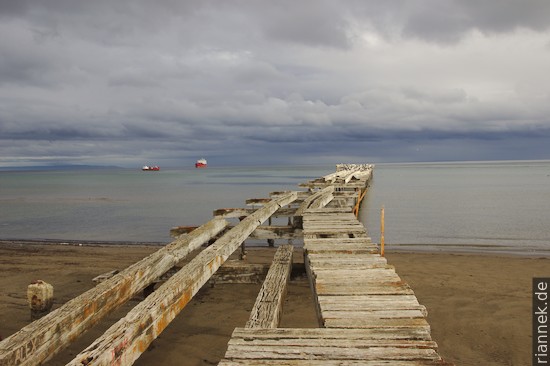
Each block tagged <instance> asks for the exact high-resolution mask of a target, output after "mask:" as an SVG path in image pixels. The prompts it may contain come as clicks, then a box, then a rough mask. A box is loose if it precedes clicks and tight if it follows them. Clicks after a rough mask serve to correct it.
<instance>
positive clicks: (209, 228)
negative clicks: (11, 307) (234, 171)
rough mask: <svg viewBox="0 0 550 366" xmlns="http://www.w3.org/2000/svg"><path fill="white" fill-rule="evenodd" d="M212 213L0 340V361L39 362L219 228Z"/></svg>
mask: <svg viewBox="0 0 550 366" xmlns="http://www.w3.org/2000/svg"><path fill="white" fill-rule="evenodd" d="M227 225H228V222H227V221H225V220H220V219H213V220H211V221H209V222H207V223H206V224H204V225H203V226H201V227H200V228H198V229H196V230H194V231H193V232H192V233H190V234H189V235H187V236H186V237H185V238H183V239H178V240H175V241H173V242H172V243H170V244H169V245H167V246H165V247H163V248H162V249H160V250H158V251H157V252H155V253H153V254H151V255H149V256H148V257H146V258H144V259H142V260H141V261H139V262H137V263H135V264H133V265H132V266H130V267H128V268H127V269H125V270H124V271H122V272H120V273H118V274H116V275H115V276H113V277H111V278H110V279H108V280H106V281H104V282H102V283H99V284H98V285H97V286H96V287H94V288H92V289H91V290H89V291H87V292H85V293H83V294H82V295H80V296H78V297H76V298H74V299H72V300H71V301H69V302H67V303H66V304H65V305H63V306H61V307H60V308H58V309H56V310H54V311H52V312H51V313H49V314H48V315H46V316H44V317H43V318H41V319H39V320H37V321H35V322H33V323H31V324H29V325H27V326H26V327H24V328H23V329H21V330H20V331H19V332H17V333H15V334H13V335H12V336H10V337H8V338H6V339H5V340H3V341H2V342H0V365H38V364H41V363H43V362H44V361H46V360H48V359H49V358H51V357H52V356H53V355H55V354H56V353H57V352H59V351H60V350H61V349H63V348H65V347H66V346H67V345H68V344H69V343H70V342H71V341H73V340H74V339H75V338H77V337H78V336H79V335H80V334H82V333H83V332H85V331H86V330H88V329H89V328H91V327H92V326H93V325H94V324H95V323H97V322H98V321H99V320H100V319H101V318H103V317H104V316H105V315H106V314H108V313H109V312H110V311H112V310H113V309H115V308H117V307H118V306H120V305H121V304H123V303H125V302H126V301H128V300H129V299H130V298H131V297H132V296H134V295H135V294H136V293H138V292H139V291H141V290H142V289H144V288H145V287H146V286H148V285H149V284H150V283H151V282H153V281H154V280H156V279H157V278H158V277H159V276H161V275H162V274H163V273H164V272H166V271H168V270H169V269H170V268H171V267H173V266H174V265H175V264H177V263H178V262H179V261H180V260H181V259H182V258H184V257H185V256H186V255H187V254H188V253H189V252H191V251H193V250H195V249H197V248H199V247H200V246H201V245H202V244H203V243H204V242H206V241H208V240H209V239H210V238H211V237H212V236H215V235H217V234H218V233H219V232H220V231H222V230H223V229H224V228H225V227H226V226H227Z"/></svg>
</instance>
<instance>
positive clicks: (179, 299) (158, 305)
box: [0, 165, 447, 366]
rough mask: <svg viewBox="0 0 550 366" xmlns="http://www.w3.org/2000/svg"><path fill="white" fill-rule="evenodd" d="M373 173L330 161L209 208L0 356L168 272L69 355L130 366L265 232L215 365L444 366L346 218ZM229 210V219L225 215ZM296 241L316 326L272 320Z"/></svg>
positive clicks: (421, 311)
mask: <svg viewBox="0 0 550 366" xmlns="http://www.w3.org/2000/svg"><path fill="white" fill-rule="evenodd" d="M372 170H373V167H372V166H370V165H339V166H337V171H336V172H335V173H332V174H329V175H327V176H325V177H322V178H319V179H316V180H314V181H311V182H308V183H305V184H302V185H301V186H302V187H305V188H307V191H305V192H304V191H302V192H296V191H294V192H274V193H272V194H271V198H270V199H252V200H250V203H251V204H253V205H259V206H260V208H257V209H254V208H252V209H251V208H247V209H242V208H238V209H219V210H216V211H215V212H214V219H212V220H211V221H210V222H208V223H206V224H204V225H203V226H201V227H199V228H192V227H180V228H176V229H174V230H173V233H174V235H177V238H176V240H175V241H174V242H172V243H170V244H169V245H167V246H166V247H164V248H163V249H161V250H159V251H158V252H156V253H154V254H153V255H151V256H149V257H147V258H144V259H143V260H142V261H140V262H138V263H136V264H134V265H133V266H131V267H129V268H127V269H126V270H123V271H121V272H118V271H112V272H109V273H108V274H105V275H103V276H98V278H99V277H101V283H99V284H98V285H97V286H96V287H95V288H94V289H92V290H90V291H88V292H86V293H84V294H82V295H81V296H79V297H77V298H75V299H73V300H71V301H69V302H68V303H66V304H65V305H63V306H61V307H60V308H58V309H56V310H55V311H53V312H51V313H50V314H48V315H46V316H45V317H43V318H42V319H39V320H37V321H35V322H33V323H31V324H29V325H28V326H26V327H25V328H23V329H22V330H21V331H20V332H18V333H16V334H14V335H12V336H10V337H8V338H7V339H5V340H3V341H1V342H0V365H20V364H21V365H38V364H42V363H43V362H45V361H47V360H48V359H49V358H50V357H51V356H52V355H54V354H55V353H57V352H59V351H60V350H61V349H63V348H64V347H66V346H67V344H68V343H69V342H71V340H73V339H75V338H76V337H78V336H79V335H80V334H81V333H83V332H84V331H86V330H88V329H89V328H90V327H92V326H93V325H94V324H95V323H96V322H98V321H99V319H101V318H102V317H103V316H104V315H105V314H107V313H108V312H110V311H111V310H112V309H114V308H116V307H118V306H119V305H120V304H121V303H122V302H124V301H127V300H128V299H129V298H130V297H132V296H134V295H135V294H136V293H137V292H139V291H141V290H142V289H144V288H147V289H151V290H152V289H153V288H154V286H155V283H157V282H158V279H159V278H160V277H166V276H168V273H170V275H171V276H172V277H170V278H169V279H167V280H165V282H164V283H163V284H162V285H160V287H158V289H155V290H154V292H153V293H152V294H150V295H149V296H148V297H147V298H146V299H145V300H143V301H142V302H141V303H139V304H138V305H137V306H136V307H135V308H134V309H132V310H131V311H130V312H129V313H128V314H127V315H126V316H125V317H123V318H122V319H120V321H118V322H117V323H116V324H114V325H113V326H112V327H111V328H109V329H108V330H107V331H106V332H105V333H104V334H103V336H101V337H100V338H98V339H96V341H95V342H94V343H92V344H91V345H90V346H89V347H88V348H87V349H85V350H83V351H82V352H81V353H80V354H78V355H76V357H75V358H74V359H73V360H72V361H71V362H70V363H68V365H74V366H77V365H79V366H80V365H84V364H85V365H131V364H132V363H133V362H134V361H135V360H136V359H137V358H139V356H140V355H141V354H142V353H143V352H144V351H145V350H146V349H147V347H148V346H149V345H150V344H151V342H152V341H153V340H154V339H155V338H157V337H158V336H159V335H160V333H161V332H162V331H163V330H164V329H165V328H166V326H167V325H168V324H169V323H170V322H171V321H172V320H173V319H174V318H175V317H176V316H177V315H178V313H179V312H180V311H181V310H182V309H183V307H185V306H186V305H187V304H188V302H189V301H190V300H191V299H192V297H193V296H194V295H195V294H196V293H197V291H198V290H199V289H200V288H201V287H202V286H203V285H204V284H205V283H206V282H207V281H209V279H211V277H212V276H213V275H214V274H215V273H216V271H217V270H218V269H219V268H220V267H221V266H222V265H223V264H224V263H225V262H226V260H227V259H228V258H229V256H230V255H232V254H233V253H235V252H237V251H238V249H239V248H241V254H243V255H244V253H245V251H244V246H243V245H244V241H245V239H247V238H255V239H267V240H268V243H269V245H270V246H273V245H274V240H275V239H279V240H281V239H283V240H288V241H289V244H288V245H280V246H279V248H278V250H277V253H276V255H275V258H274V261H273V264H272V266H271V268H270V269H269V271H268V272H267V275H266V276H265V281H264V283H263V285H262V289H261V291H260V293H259V295H258V299H257V301H256V304H255V306H254V308H253V309H252V311H251V316H250V320H249V321H248V322H247V324H246V325H244V327H243V328H237V329H235V331H234V332H233V335H232V338H231V340H230V341H229V344H228V348H227V351H226V354H225V357H224V358H223V359H222V360H221V362H220V365H222V366H230V365H385V364H387V365H398V366H399V365H447V363H445V361H443V360H442V359H441V357H440V356H439V354H438V353H437V344H436V343H435V342H434V341H433V340H432V339H431V334H430V327H429V324H428V323H427V321H426V309H425V307H424V306H422V305H420V304H419V303H418V300H417V299H416V297H415V296H414V292H413V291H412V289H411V288H410V287H409V286H408V285H407V284H406V283H404V282H403V281H402V280H401V279H400V277H399V276H398V275H397V273H396V272H395V270H394V268H393V267H392V266H391V265H388V263H387V261H386V259H385V258H384V257H383V256H381V255H380V254H379V252H378V246H377V245H376V244H374V243H372V242H371V240H370V238H369V237H368V235H367V232H366V230H365V228H364V226H363V225H362V224H361V223H360V222H359V221H358V220H357V218H356V216H357V215H358V211H359V205H360V202H361V200H362V198H363V197H364V196H365V193H366V190H367V187H368V185H369V182H370V179H371V177H372ZM272 217H274V218H276V217H287V218H288V225H285V226H272V225H271V218H272ZM237 218H238V220H239V221H238V223H236V224H235V225H231V224H230V223H229V222H228V221H226V219H237ZM265 223H267V225H265ZM295 238H301V239H303V244H304V264H305V269H306V272H307V275H308V279H309V282H310V286H311V290H312V293H313V297H314V307H315V311H316V313H317V319H318V323H319V328H314V329H311V328H308V329H297V328H296V329H294V328H293V329H290V328H278V326H279V323H280V318H281V314H282V307H283V305H284V296H285V294H286V288H287V283H288V281H289V278H290V273H291V271H292V250H293V245H292V240H293V239H295ZM201 245H203V246H206V248H205V249H203V250H202V251H201V252H200V253H199V254H198V255H197V256H196V257H195V258H193V259H192V260H191V261H189V262H188V263H187V264H185V265H184V266H183V267H177V266H175V265H176V264H177V263H178V262H179V261H180V260H181V259H182V258H183V257H185V256H186V255H187V254H188V253H190V252H191V251H192V250H195V249H197V248H198V247H200V246H201ZM228 267H229V268H232V267H231V266H228ZM237 267H239V268H240V270H242V269H243V267H242V266H237ZM168 277H169V276H168ZM239 277H240V278H241V280H242V279H243V278H244V277H243V275H242V274H239ZM245 277H246V276H245ZM61 325H63V326H61Z"/></svg>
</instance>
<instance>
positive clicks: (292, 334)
mask: <svg viewBox="0 0 550 366" xmlns="http://www.w3.org/2000/svg"><path fill="white" fill-rule="evenodd" d="M302 220H303V236H304V256H305V258H304V262H305V265H306V270H307V274H308V278H309V280H310V284H311V288H312V291H313V294H314V300H315V307H316V310H317V317H318V321H319V328H318V329H288V328H287V329H244V328H238V329H236V330H235V331H234V333H233V335H232V339H231V341H230V342H229V346H228V349H227V352H226V355H225V359H224V360H222V362H221V363H220V364H219V365H222V366H236V365H385V364H387V365H445V364H447V363H445V361H443V360H442V359H441V357H440V356H439V354H438V353H437V344H436V343H435V342H434V341H433V340H432V339H431V334H430V326H429V324H428V322H427V321H426V318H425V317H426V308H425V307H424V306H422V305H420V304H419V303H418V300H417V299H416V297H415V296H414V292H413V291H412V289H411V288H410V287H409V286H408V285H407V284H406V283H404V282H403V281H402V280H401V279H400V278H399V276H398V275H397V273H396V272H395V270H394V268H393V267H392V266H390V265H388V264H387V261H386V259H385V258H384V257H381V256H380V255H379V254H378V248H377V246H376V245H375V244H373V243H372V242H371V240H370V238H368V236H367V233H366V230H365V228H364V227H363V225H361V224H360V223H359V222H358V221H357V219H356V218H355V216H354V215H353V214H352V213H351V212H350V211H349V210H348V212H343V210H341V208H336V209H335V208H326V207H325V208H315V209H306V210H305V211H304V213H303V216H302Z"/></svg>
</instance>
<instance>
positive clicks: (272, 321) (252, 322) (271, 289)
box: [246, 245, 294, 328]
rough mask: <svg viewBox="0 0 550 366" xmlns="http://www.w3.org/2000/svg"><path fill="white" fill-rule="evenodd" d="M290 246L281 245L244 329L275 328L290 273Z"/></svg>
mask: <svg viewBox="0 0 550 366" xmlns="http://www.w3.org/2000/svg"><path fill="white" fill-rule="evenodd" d="M293 250H294V247H293V246H292V245H281V246H280V247H279V248H278V249H277V252H276V253H275V257H274V258H273V263H272V264H271V268H270V269H269V272H267V276H266V278H265V281H264V283H263V285H262V288H261V289H260V293H259V294H258V297H257V298H256V303H255V304H254V307H253V308H252V312H251V315H250V319H249V320H248V322H247V323H246V328H277V327H278V326H279V322H280V321H281V315H282V312H283V303H284V299H285V295H286V291H287V287H288V281H289V279H290V273H291V272H292V252H293Z"/></svg>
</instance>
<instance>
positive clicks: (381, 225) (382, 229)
mask: <svg viewBox="0 0 550 366" xmlns="http://www.w3.org/2000/svg"><path fill="white" fill-rule="evenodd" d="M380 255H381V256H382V257H383V256H384V206H382V209H381V210H380Z"/></svg>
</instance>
